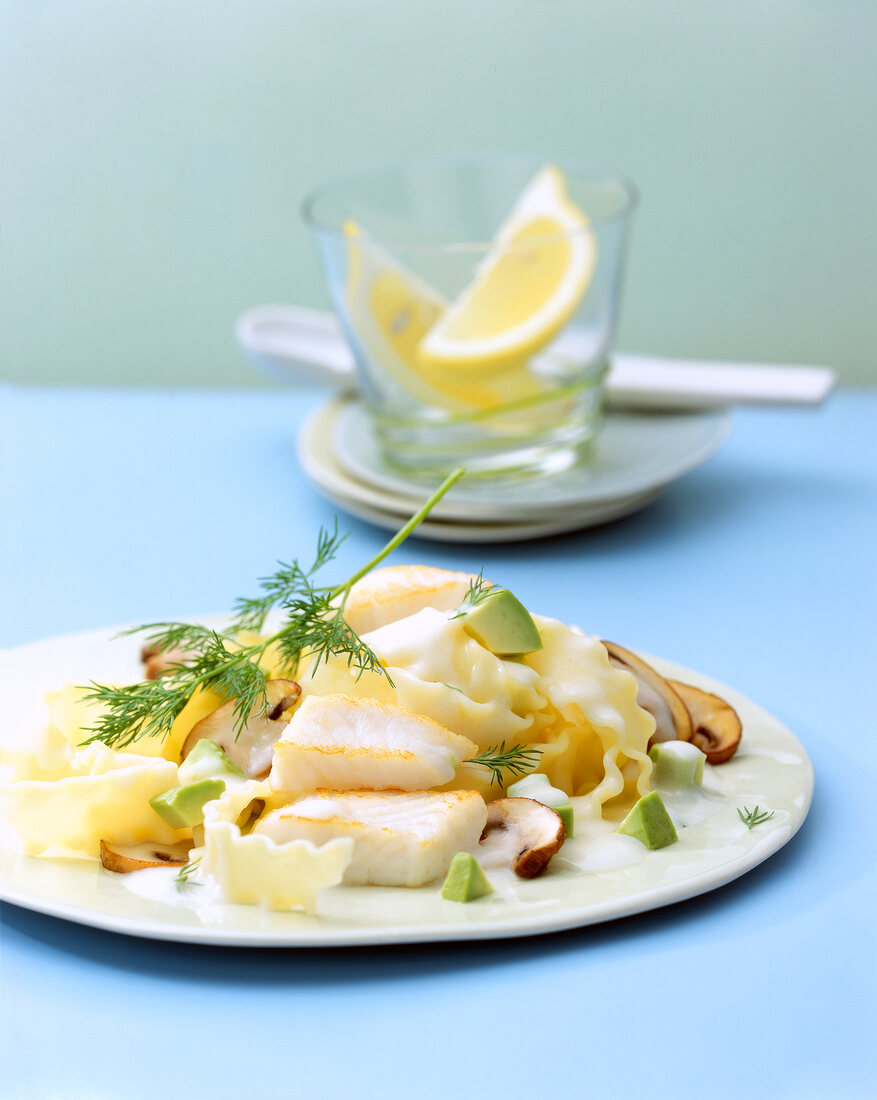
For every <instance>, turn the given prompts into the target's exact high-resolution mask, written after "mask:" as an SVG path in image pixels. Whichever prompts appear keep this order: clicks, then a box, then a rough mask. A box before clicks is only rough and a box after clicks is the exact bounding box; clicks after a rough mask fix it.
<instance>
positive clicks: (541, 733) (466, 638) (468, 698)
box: [300, 608, 654, 815]
mask: <svg viewBox="0 0 877 1100" xmlns="http://www.w3.org/2000/svg"><path fill="white" fill-rule="evenodd" d="M534 619H535V621H536V624H537V626H538V627H539V631H540V634H541V637H542V642H543V648H542V649H541V650H538V651H537V652H535V653H530V654H527V655H526V656H524V657H523V658H520V659H512V660H507V659H503V658H500V657H497V656H496V655H495V654H493V653H491V652H490V651H489V650H487V649H485V648H484V647H483V646H482V645H481V644H480V643H479V642H477V641H476V640H475V639H474V638H473V637H471V636H470V635H469V634H468V633H467V632H466V630H465V629H464V626H463V620H462V619H461V618H449V617H448V614H447V613H446V612H441V611H437V610H435V609H433V608H425V609H423V610H421V611H419V612H417V613H416V614H414V615H411V616H409V617H408V618H406V619H401V620H398V621H396V622H393V623H390V624H389V625H387V626H385V627H381V628H380V629H378V630H375V631H372V632H371V633H369V634H366V635H364V640H365V641H366V642H367V643H368V644H369V646H370V647H371V648H372V649H373V650H374V652H375V653H376V654H377V655H378V657H380V659H381V662H382V664H383V665H384V666H385V668H386V670H387V673H388V674H389V676H390V678H391V679H392V681H393V685H395V686H394V687H393V686H391V685H390V683H389V681H388V680H387V679H386V677H383V676H380V675H379V674H375V673H367V674H365V675H363V676H361V677H360V678H359V679H358V680H357V679H356V672H355V670H351V669H349V668H348V666H347V664H346V662H345V661H343V660H339V659H337V658H335V659H331V660H330V661H329V662H328V663H327V664H323V665H321V666H320V667H319V668H318V669H317V670H316V671H315V672H313V673H311V674H307V675H304V676H302V677H300V681H301V684H302V688H303V690H304V692H305V694H317V695H324V694H329V693H333V692H346V693H348V694H351V695H359V696H371V697H375V698H380V699H382V700H383V701H385V702H398V703H400V704H402V705H403V706H406V707H410V708H411V709H412V710H415V711H417V712H418V713H421V714H426V715H428V716H429V717H430V718H433V719H434V720H435V721H437V722H440V723H441V724H442V725H444V726H447V728H448V729H450V730H453V731H454V732H455V733H461V734H463V735H464V736H466V737H469V738H470V739H471V740H472V741H474V742H475V743H476V744H478V745H479V747H480V748H482V749H483V748H487V747H488V746H491V745H496V744H498V743H499V742H501V741H505V742H506V744H507V745H513V744H529V745H533V746H534V747H536V748H538V749H539V750H540V751H541V754H542V757H541V762H540V766H539V769H538V770H539V771H544V772H546V773H547V774H548V776H549V778H550V779H551V781H552V783H553V784H554V785H555V786H557V787H560V788H562V789H563V790H565V791H567V792H568V793H570V794H572V795H577V796H579V797H581V798H583V800H584V802H583V804H582V807H581V809H580V812H582V813H590V814H592V815H600V814H601V813H602V812H603V810H604V807H606V808H607V809H608V810H610V811H611V810H612V807H611V806H607V804H609V803H611V802H612V801H613V800H615V799H617V800H619V803H624V802H627V803H629V802H631V801H633V800H635V799H636V798H637V797H639V796H640V795H642V794H646V793H648V790H649V785H648V777H649V775H650V773H651V767H652V765H651V761H650V760H649V758H648V740H649V737H650V736H651V734H652V733H653V732H654V720H653V718H652V717H651V715H649V714H648V713H647V712H646V711H644V710H642V709H641V708H640V707H639V706H638V704H637V702H636V695H637V684H636V680H635V679H634V677H633V676H632V675H631V674H630V673H628V672H624V671H622V670H620V669H616V668H614V667H613V666H612V665H610V663H609V658H608V655H607V653H606V650H605V647H604V646H603V644H602V642H600V640H599V639H598V638H595V637H589V636H587V635H585V634H582V633H581V631H578V630H575V629H573V628H572V627H569V626H566V625H565V624H564V623H561V622H559V621H558V620H556V619H548V618H542V617H539V616H534ZM482 772H483V774H482ZM462 785H469V786H472V787H474V788H476V789H478V790H480V791H481V793H482V794H484V795H485V797H488V798H489V797H496V796H497V795H498V794H500V793H501V790H500V788H498V787H497V786H495V785H491V783H490V779H489V775H488V774H487V773H486V772H484V770H483V769H475V768H473V767H472V766H468V767H467V766H466V765H464V766H463V767H462V768H461V769H460V771H459V773H458V775H457V779H456V780H455V781H453V782H452V783H451V784H448V787H451V788H453V787H460V786H462Z"/></svg>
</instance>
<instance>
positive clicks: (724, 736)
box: [668, 680, 743, 764]
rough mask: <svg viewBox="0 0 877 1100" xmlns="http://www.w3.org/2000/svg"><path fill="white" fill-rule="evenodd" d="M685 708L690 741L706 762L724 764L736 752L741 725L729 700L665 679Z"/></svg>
mask: <svg viewBox="0 0 877 1100" xmlns="http://www.w3.org/2000/svg"><path fill="white" fill-rule="evenodd" d="M668 683H669V684H670V686H671V687H672V688H673V690H674V691H676V692H677V693H678V695H679V697H680V698H681V699H682V701H683V703H685V706H686V707H687V708H688V713H689V714H690V715H691V722H692V726H693V733H692V736H691V741H692V743H693V744H695V745H697V747H698V748H699V749H700V751H701V752H705V753H706V758H707V763H709V764H724V763H725V761H726V760H730V759H731V757H732V756H733V755H734V753H735V752H736V751H737V746H738V745H739V744H740V738H741V737H742V736H743V726H742V725H741V723H740V717H739V715H738V714H737V712H736V710H734V708H733V707H732V706H731V704H730V703H726V702H725V700H724V699H720V698H719V696H718V695H711V694H710V693H709V692H708V691H701V690H700V688H696V687H692V686H691V684H680V683H679V681H678V680H668Z"/></svg>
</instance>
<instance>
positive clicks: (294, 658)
mask: <svg viewBox="0 0 877 1100" xmlns="http://www.w3.org/2000/svg"><path fill="white" fill-rule="evenodd" d="M463 473H464V470H463V469H462V467H458V468H457V469H456V470H454V471H453V472H452V473H451V474H449V475H448V477H447V478H446V479H445V480H444V482H442V484H441V485H440V486H439V487H438V489H436V491H435V492H434V493H433V494H432V496H431V497H430V498H429V500H427V501H426V503H425V504H424V505H423V507H422V508H420V509H419V510H418V511H417V512H416V513H415V515H413V516H412V517H411V519H410V520H408V522H407V523H406V524H405V525H404V526H403V527H402V528H401V529H400V530H399V531H398V532H397V533H396V534H395V535H394V536H393V538H391V539H390V541H389V542H388V543H387V544H386V545H385V546H384V547H383V548H382V549H381V550H380V551H379V552H378V553H377V554H376V555H375V556H374V557H373V558H372V559H371V560H370V561H369V562H368V563H367V564H366V565H364V566H363V567H362V568H361V569H358V570H357V571H356V572H355V573H354V574H353V576H352V577H349V578H348V579H347V580H346V581H345V582H344V583H343V584H340V585H335V586H331V587H330V586H322V585H318V584H317V583H316V574H317V573H318V572H319V571H320V570H321V569H322V568H323V567H324V566H325V565H327V564H328V563H329V562H330V561H331V560H332V559H333V558H334V557H335V555H336V554H337V552H338V548H339V546H340V545H341V543H342V542H343V537H339V535H338V530H337V523H336V525H335V529H334V530H333V531H332V532H327V531H325V530H321V531H320V534H319V538H318V540H317V552H316V554H315V556H314V561H313V563H312V564H311V565H310V567H308V568H302V567H301V566H300V565H299V564H298V562H297V561H294V562H292V563H282V562H281V563H278V569H277V571H276V572H275V573H274V574H272V575H271V576H270V577H264V578H262V580H261V581H260V586H261V589H262V592H261V595H259V596H256V597H254V598H252V599H245V600H238V601H237V603H236V605H235V614H234V618H233V620H232V622H231V624H230V625H229V627H228V629H226V630H224V631H217V630H212V629H210V628H209V627H205V626H198V625H195V624H191V623H176V622H162V623H148V624H146V625H145V626H139V627H134V628H133V629H131V630H128V631H125V634H139V633H145V635H146V642H147V644H148V645H150V646H154V647H155V648H157V649H159V650H164V651H167V650H171V649H177V648H179V649H182V650H183V651H184V653H185V657H182V658H181V659H180V660H179V661H177V662H173V663H172V664H171V665H170V667H169V669H168V670H167V671H166V672H165V674H164V675H163V676H161V677H160V678H159V679H157V680H142V681H138V682H137V683H134V684H127V685H124V686H122V687H114V686H109V685H104V684H96V683H92V684H90V685H89V687H88V689H87V694H86V696H85V698H86V699H88V700H91V701H94V702H96V703H99V704H101V705H102V706H103V708H104V711H103V713H102V714H101V715H100V717H99V718H98V719H97V722H96V725H95V726H93V727H92V728H91V729H90V730H89V731H88V732H89V733H90V734H91V736H90V737H89V738H88V740H87V741H86V744H90V743H91V742H94V741H100V742H103V743H104V744H105V745H108V746H110V747H111V748H114V749H124V748H126V747H127V746H128V745H130V744H131V743H132V742H134V741H136V740H137V739H138V738H140V737H142V736H147V737H162V738H164V737H167V735H168V733H169V732H170V730H171V727H172V726H173V724H174V721H175V720H176V718H177V716H178V715H179V714H180V712H181V711H182V709H183V707H184V706H185V705H186V703H187V702H188V701H189V699H190V698H191V697H192V695H193V694H194V693H195V692H196V691H198V690H199V689H200V690H205V691H212V692H215V693H216V694H218V695H220V696H221V697H222V698H223V699H234V701H235V706H234V713H235V724H236V729H237V731H238V733H240V731H241V730H242V729H243V728H244V726H245V725H246V723H247V720H248V718H249V717H250V715H252V714H257V715H265V714H266V713H267V710H268V696H267V690H266V685H267V677H266V674H265V671H264V669H263V668H261V667H260V664H259V662H260V659H261V658H262V657H264V655H265V653H266V652H267V651H268V649H269V648H271V647H275V651H276V652H277V653H279V656H280V660H281V663H283V664H284V665H285V666H286V667H287V668H288V669H289V672H290V674H293V673H295V672H296V670H297V669H298V667H299V664H300V662H301V661H302V659H304V658H307V659H308V660H310V661H312V663H313V667H316V666H317V665H319V664H320V663H321V662H322V661H325V660H327V659H328V658H329V656H330V655H332V654H343V655H346V657H347V664H348V667H349V668H354V669H356V671H357V674H358V675H361V674H362V673H364V672H376V673H378V674H380V675H383V676H386V677H387V679H389V675H388V673H387V672H386V670H385V669H384V667H383V666H382V665H381V662H380V660H379V658H378V657H377V655H376V654H375V653H374V652H373V651H372V650H371V649H370V648H369V646H368V645H366V643H365V642H363V640H362V639H361V638H360V637H359V635H358V634H356V632H355V631H354V630H353V629H352V628H351V627H350V626H349V624H348V623H347V621H346V620H345V618H344V607H345V604H346V602H347V597H348V596H349V594H350V590H351V588H352V587H353V585H354V584H356V582H357V581H358V580H360V579H361V578H362V577H364V576H365V575H366V574H367V573H369V572H370V571H371V570H372V569H374V567H375V566H376V565H378V564H379V563H380V562H382V561H383V560H384V558H386V557H387V556H388V555H389V554H391V553H392V552H393V550H395V549H396V547H397V546H399V545H400V544H401V543H402V542H404V541H405V539H406V538H408V536H409V535H410V534H411V532H412V531H414V529H415V528H416V527H417V526H418V525H419V524H420V523H421V522H422V521H423V520H424V519H425V518H426V517H427V516H428V515H429V513H430V512H431V511H432V509H433V508H434V507H435V505H436V504H437V503H438V501H439V500H441V498H442V497H443V496H444V495H445V493H446V492H447V491H448V490H449V489H450V488H451V486H452V485H454V483H455V482H457V481H458V480H459V479H460V478H461V477H462V476H463ZM277 607H279V608H282V610H283V612H284V617H283V620H282V625H281V626H280V628H279V629H278V630H276V631H275V632H274V633H272V634H270V635H269V636H268V637H261V638H259V640H258V641H256V642H253V643H251V644H241V643H240V642H239V641H238V638H237V636H238V635H239V634H240V633H241V632H244V631H256V632H259V631H261V630H262V628H263V627H264V625H265V622H266V620H267V618H268V615H269V613H270V612H271V611H272V610H274V609H275V608H277Z"/></svg>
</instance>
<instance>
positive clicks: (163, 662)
mask: <svg viewBox="0 0 877 1100" xmlns="http://www.w3.org/2000/svg"><path fill="white" fill-rule="evenodd" d="M193 656H194V654H193V653H192V651H191V650H188V649H182V648H181V647H179V646H175V647H174V648H173V649H161V648H160V647H159V646H157V645H145V646H144V647H143V648H142V649H141V650H140V660H141V661H142V662H143V674H144V678H145V679H146V680H157V679H158V678H159V677H160V676H164V674H165V673H166V672H171V671H172V670H173V667H174V666H175V665H180V664H184V663H185V662H186V661H188V660H189V658H190V657H193Z"/></svg>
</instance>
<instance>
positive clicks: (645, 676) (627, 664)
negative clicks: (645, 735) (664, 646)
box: [603, 641, 694, 745]
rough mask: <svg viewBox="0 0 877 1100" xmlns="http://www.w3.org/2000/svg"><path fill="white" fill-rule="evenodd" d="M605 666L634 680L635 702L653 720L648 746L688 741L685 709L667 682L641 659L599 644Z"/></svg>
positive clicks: (610, 644)
mask: <svg viewBox="0 0 877 1100" xmlns="http://www.w3.org/2000/svg"><path fill="white" fill-rule="evenodd" d="M603 645H604V646H605V647H606V652H607V653H608V654H609V663H610V664H612V665H613V666H614V667H615V668H623V669H626V670H627V671H628V672H632V673H633V675H634V676H635V677H636V680H637V683H638V684H639V689H638V691H637V694H636V701H637V703H638V704H639V705H640V706H641V707H642V708H643V710H647V711H648V712H649V714H651V715H652V717H653V718H654V719H655V732H654V733H653V734H652V736H651V738H650V739H649V744H650V745H653V744H654V743H655V742H656V741H690V740H691V735H692V733H693V732H694V730H693V727H692V724H691V717H690V716H689V713H688V709H687V707H686V706H685V703H684V702H683V700H682V699H681V698H680V697H679V694H678V692H677V691H676V690H674V686H673V684H672V683H671V681H669V680H665V679H664V677H663V676H660V675H659V674H658V673H657V672H656V671H655V670H654V669H653V668H652V666H651V665H647V664H646V662H645V661H644V660H642V658H641V657H637V655H636V654H635V653H631V652H630V650H629V649H624V648H623V647H622V646H620V645H615V643H614V642H606V641H604V642H603Z"/></svg>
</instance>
